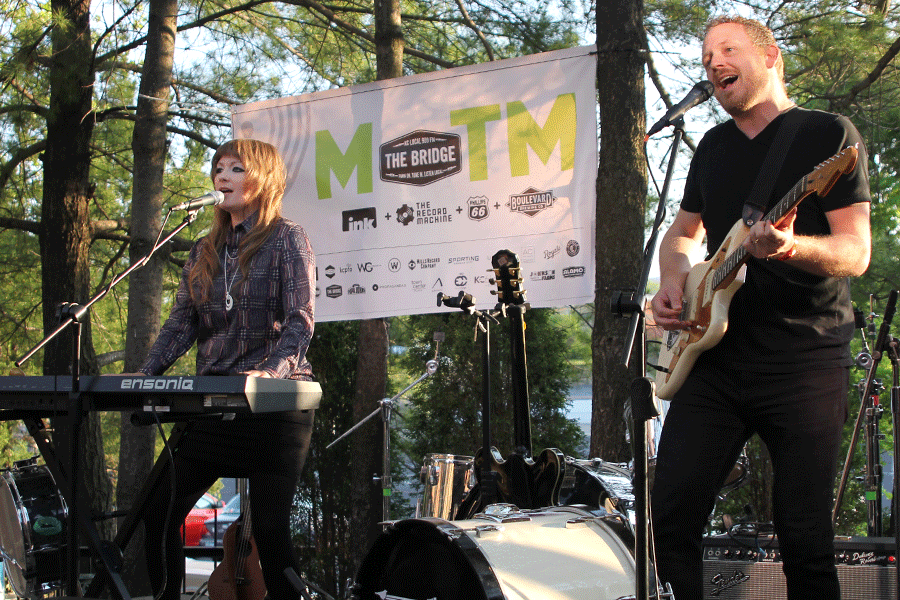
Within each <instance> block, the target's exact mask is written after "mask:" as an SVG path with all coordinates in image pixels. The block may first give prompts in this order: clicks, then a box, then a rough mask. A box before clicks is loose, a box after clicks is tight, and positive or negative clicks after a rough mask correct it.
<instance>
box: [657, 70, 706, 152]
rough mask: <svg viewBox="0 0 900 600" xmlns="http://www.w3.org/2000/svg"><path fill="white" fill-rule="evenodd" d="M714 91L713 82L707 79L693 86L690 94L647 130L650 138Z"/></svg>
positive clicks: (703, 100)
mask: <svg viewBox="0 0 900 600" xmlns="http://www.w3.org/2000/svg"><path fill="white" fill-rule="evenodd" d="M713 91H715V88H714V87H713V84H712V83H710V82H709V81H706V80H705V79H704V80H703V81H701V82H700V83H698V84H697V85H695V86H694V87H693V88H691V91H690V92H688V95H687V96H685V97H684V100H682V101H681V102H679V103H678V104H676V105H675V106H673V107H672V108H670V109H669V110H667V111H666V114H664V115H663V117H662V119H660V120H659V121H657V122H656V124H655V125H653V127H651V128H650V131H648V132H647V137H648V138H649V137H650V136H651V135H653V134H655V133H657V132H659V131H662V130H663V129H665V128H666V127H668V126H669V125H671V124H672V121H674V120H675V119H677V118H679V117H681V116H684V113H686V112H687V111H689V110H691V109H692V108H694V107H695V106H697V105H698V104H702V103H704V102H706V101H707V100H709V98H710V96H712V95H713Z"/></svg>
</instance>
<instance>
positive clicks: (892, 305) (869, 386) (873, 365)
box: [831, 290, 898, 524]
mask: <svg viewBox="0 0 900 600" xmlns="http://www.w3.org/2000/svg"><path fill="white" fill-rule="evenodd" d="M897 294H898V292H897V290H891V292H890V294H889V295H888V302H887V307H886V308H885V309H884V316H883V317H882V319H881V327H880V328H879V330H878V337H877V338H876V339H875V344H874V346H873V347H872V359H871V362H868V361H867V364H869V373H868V376H867V377H866V381H865V385H864V387H863V392H862V396H861V397H862V402H861V406H860V407H859V414H858V415H857V416H856V424H855V425H854V428H853V436H852V437H851V438H850V446H849V448H848V449H847V458H846V460H845V461H844V469H843V471H842V473H841V482H840V484H839V485H838V490H837V494H836V496H835V501H834V509H833V510H832V512H831V522H832V524H835V523H837V516H838V512H840V509H841V503H842V502H843V499H844V491H845V489H846V487H847V480H848V479H849V477H850V462H851V460H852V458H853V453H854V452H855V450H856V441H857V439H858V438H859V429H860V425H861V424H862V421H863V416H864V415H865V413H866V408H867V405H868V399H869V398H871V397H872V395H873V393H874V392H873V390H874V386H875V371H876V370H877V369H878V363H879V362H880V361H881V357H882V356H883V355H884V350H885V349H886V348H887V344H886V340H887V339H888V337H889V336H888V332H889V331H890V328H891V321H892V320H893V319H894V311H895V310H896V308H897ZM894 469H895V471H896V466H895V467H894ZM894 478H895V479H896V473H895V475H894ZM895 520H896V519H895Z"/></svg>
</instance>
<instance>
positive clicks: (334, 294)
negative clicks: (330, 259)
mask: <svg viewBox="0 0 900 600" xmlns="http://www.w3.org/2000/svg"><path fill="white" fill-rule="evenodd" d="M325 295H326V296H328V297H329V298H340V297H341V296H343V295H344V288H342V287H341V286H339V285H329V286H328V287H327V288H325Z"/></svg>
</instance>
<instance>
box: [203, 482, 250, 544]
mask: <svg viewBox="0 0 900 600" xmlns="http://www.w3.org/2000/svg"><path fill="white" fill-rule="evenodd" d="M239 516H241V495H240V494H235V495H234V496H232V497H231V500H229V501H228V502H227V503H226V504H225V507H224V508H222V509H221V510H220V511H219V513H218V514H217V515H216V517H215V518H214V519H207V520H206V521H205V522H204V523H203V531H202V532H201V533H202V535H201V536H200V541H199V542H198V544H197V545H198V546H210V547H213V546H221V545H222V540H223V539H224V537H225V530H226V529H228V526H229V525H231V524H232V523H234V522H235V521H236V520H237V518H238V517H239Z"/></svg>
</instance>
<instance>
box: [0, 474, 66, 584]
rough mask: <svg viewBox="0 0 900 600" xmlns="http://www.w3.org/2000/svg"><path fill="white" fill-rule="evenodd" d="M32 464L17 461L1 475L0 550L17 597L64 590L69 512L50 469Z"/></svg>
mask: <svg viewBox="0 0 900 600" xmlns="http://www.w3.org/2000/svg"><path fill="white" fill-rule="evenodd" d="M35 462H36V459H33V458H32V459H29V460H25V461H19V462H17V463H14V464H13V467H12V468H11V469H8V470H4V471H3V472H2V475H0V482H2V483H0V552H2V554H3V565H4V568H5V570H6V575H7V578H8V580H9V583H10V586H11V587H12V589H13V591H14V592H15V593H16V595H17V596H18V597H20V598H36V597H42V596H44V595H45V594H46V593H47V592H50V591H52V590H59V589H62V588H63V587H64V576H63V573H64V558H63V556H62V554H63V550H64V549H65V540H66V519H67V517H68V510H67V508H66V505H65V502H64V500H63V499H62V497H61V496H60V494H59V491H58V489H57V487H56V483H55V482H54V480H53V476H52V475H51V474H50V471H49V470H48V469H47V467H46V466H45V465H37V464H35Z"/></svg>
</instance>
